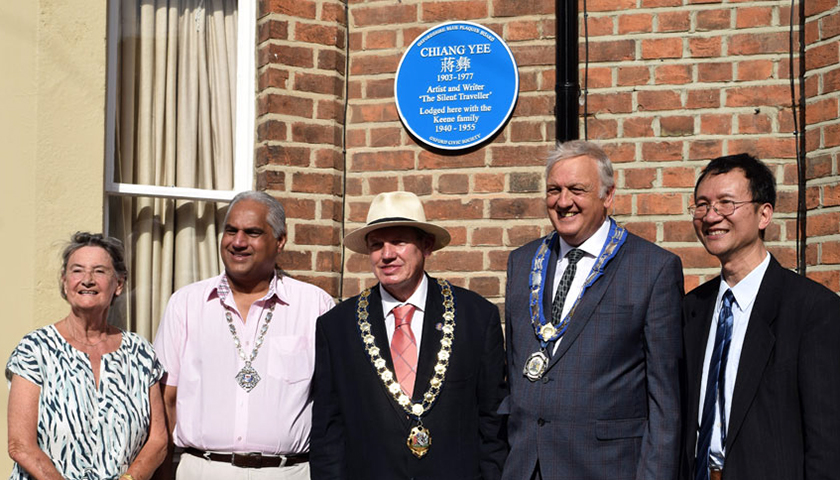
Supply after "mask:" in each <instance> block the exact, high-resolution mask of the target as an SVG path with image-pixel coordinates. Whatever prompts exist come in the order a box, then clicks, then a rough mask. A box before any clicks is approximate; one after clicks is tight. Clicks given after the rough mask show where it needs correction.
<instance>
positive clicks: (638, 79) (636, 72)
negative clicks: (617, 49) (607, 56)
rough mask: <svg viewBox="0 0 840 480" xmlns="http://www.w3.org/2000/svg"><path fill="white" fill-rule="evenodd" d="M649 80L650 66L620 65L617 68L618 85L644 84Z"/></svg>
mask: <svg viewBox="0 0 840 480" xmlns="http://www.w3.org/2000/svg"><path fill="white" fill-rule="evenodd" d="M648 82H650V68H648V67H645V66H622V67H619V68H618V84H619V85H620V86H628V85H645V84H647V83H648Z"/></svg>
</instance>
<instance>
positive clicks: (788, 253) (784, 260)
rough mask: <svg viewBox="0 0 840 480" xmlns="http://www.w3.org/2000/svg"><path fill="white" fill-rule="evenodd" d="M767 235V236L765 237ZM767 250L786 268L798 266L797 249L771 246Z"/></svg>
mask: <svg viewBox="0 0 840 480" xmlns="http://www.w3.org/2000/svg"><path fill="white" fill-rule="evenodd" d="M766 238H767V237H766V236H765V239H766ZM767 250H769V251H770V253H771V254H772V255H773V256H774V257H775V258H776V260H778V261H779V263H781V264H782V266H783V267H785V268H791V267H796V249H795V248H790V247H782V246H776V245H773V246H769V247H767Z"/></svg>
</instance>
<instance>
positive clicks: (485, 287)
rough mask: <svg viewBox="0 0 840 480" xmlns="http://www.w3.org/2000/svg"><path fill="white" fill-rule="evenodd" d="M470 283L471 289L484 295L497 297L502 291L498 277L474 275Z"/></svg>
mask: <svg viewBox="0 0 840 480" xmlns="http://www.w3.org/2000/svg"><path fill="white" fill-rule="evenodd" d="M469 285H470V290H472V291H474V292H475V293H477V294H479V295H482V296H484V297H496V296H498V295H499V294H500V292H501V281H500V280H499V278H498V277H473V278H471V279H470V283H469Z"/></svg>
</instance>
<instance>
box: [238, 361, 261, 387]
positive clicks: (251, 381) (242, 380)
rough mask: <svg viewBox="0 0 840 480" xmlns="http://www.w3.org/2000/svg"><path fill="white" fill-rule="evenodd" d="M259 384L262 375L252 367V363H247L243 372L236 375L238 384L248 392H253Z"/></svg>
mask: <svg viewBox="0 0 840 480" xmlns="http://www.w3.org/2000/svg"><path fill="white" fill-rule="evenodd" d="M259 382H260V374H259V373H257V371H256V370H254V369H253V368H252V367H251V362H247V363H246V364H245V366H244V367H242V370H240V371H239V373H237V374H236V383H238V384H239V386H240V387H242V388H243V389H244V390H245V391H246V392H250V391H251V390H253V389H254V387H256V386H257V384H258V383H259Z"/></svg>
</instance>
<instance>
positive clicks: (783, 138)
mask: <svg viewBox="0 0 840 480" xmlns="http://www.w3.org/2000/svg"><path fill="white" fill-rule="evenodd" d="M579 9H580V13H581V15H580V20H581V23H580V34H581V39H580V61H581V67H580V74H581V75H580V78H581V87H582V88H583V87H584V81H585V80H586V79H588V83H587V84H586V87H587V88H586V98H587V108H586V110H587V116H586V117H585V127H586V129H585V131H586V133H587V135H588V139H589V140H592V141H595V142H597V143H599V144H600V145H602V146H603V147H604V148H605V150H607V152H608V153H609V154H610V156H611V159H612V161H613V162H614V166H615V170H616V173H615V176H616V185H617V188H618V193H617V198H616V201H615V204H614V211H613V212H612V215H613V216H614V218H616V220H617V221H619V222H620V223H621V224H623V225H625V226H627V228H628V229H629V230H630V231H632V232H634V233H636V234H638V235H640V236H642V237H644V238H647V239H649V240H651V241H654V242H656V243H657V244H659V245H661V246H662V247H664V248H666V249H668V250H670V251H672V252H674V253H676V254H678V255H679V256H680V257H681V258H682V261H683V265H684V267H685V279H686V290H690V289H692V288H694V287H695V286H697V285H698V284H699V283H702V282H703V281H705V280H707V279H709V278H712V277H714V276H715V275H717V274H718V273H719V263H718V262H717V260H716V259H715V258H714V257H712V256H710V255H708V254H707V253H706V252H705V250H704V249H703V247H702V246H701V244H700V243H699V241H697V239H696V238H695V236H694V231H693V227H692V224H691V220H690V217H689V215H688V214H687V213H686V209H687V207H688V206H689V205H690V204H691V203H692V190H693V186H694V182H695V179H696V178H697V176H698V175H699V173H700V171H701V170H702V168H703V167H704V166H705V165H706V163H707V162H708V161H709V160H710V159H712V158H714V157H717V156H720V155H727V154H734V153H741V152H747V153H751V154H753V155H755V156H757V157H758V158H760V159H762V160H764V161H765V162H767V163H768V165H769V166H770V167H771V169H772V170H773V172H774V173H775V175H776V179H777V182H778V190H779V201H778V202H777V206H776V214H775V216H774V221H773V224H772V225H771V227H770V228H769V229H768V233H767V237H766V241H767V244H768V246H769V248H770V250H771V252H772V253H773V254H774V255H775V256H776V257H777V258H778V259H779V261H780V262H782V264H783V265H785V266H787V267H789V268H794V267H795V266H796V258H797V253H796V243H795V240H796V236H797V232H796V208H797V192H798V187H797V162H796V146H797V142H796V140H795V138H796V137H795V136H794V131H795V123H794V115H793V112H792V109H791V103H792V98H791V74H790V71H791V65H790V58H791V56H790V43H789V42H790V41H789V38H790V23H791V5H790V3H782V2H777V1H705V0H698V1H692V0H590V1H589V2H587V5H586V15H585V16H584V5H583V3H582V2H581V4H580V6H579ZM798 9H799V6H798V4H794V8H793V12H794V13H793V22H794V24H795V28H794V44H793V48H794V55H793V58H794V65H793V70H794V78H795V79H796V81H795V82H794V83H795V90H796V92H797V95H798V92H799V82H798V77H799V68H800V65H799V53H798V49H799V42H798V37H799V27H798V25H799V20H798V19H799V14H798ZM554 10H555V5H554V2H553V1H546V0H455V1H415V0H402V1H400V2H395V1H390V0H380V1H363V0H349V4H345V3H343V2H339V1H333V0H263V1H261V3H260V6H259V19H258V31H259V36H258V39H257V42H258V68H259V70H258V75H259V78H258V92H257V98H258V118H257V129H258V135H257V137H258V138H257V142H258V145H257V151H256V165H257V187H258V188H259V189H263V190H267V191H268V192H269V193H271V194H273V195H275V196H276V197H277V198H279V199H280V200H281V201H282V202H283V203H284V205H285V206H286V209H287V215H288V223H289V244H288V245H287V247H286V252H285V253H284V254H283V255H282V257H281V264H282V266H283V268H284V269H285V270H287V271H288V272H289V273H290V274H292V275H294V276H296V277H298V278H301V279H304V280H307V281H311V282H314V283H316V284H318V285H320V286H322V287H323V288H325V289H326V290H327V291H328V292H330V293H331V294H332V295H334V296H336V297H337V298H347V297H350V296H352V295H355V294H356V293H358V292H359V291H360V290H361V289H362V288H364V287H366V286H369V285H372V284H373V283H374V279H373V276H372V274H371V273H370V267H369V264H368V261H367V258H366V256H363V255H358V254H355V253H351V252H350V251H349V250H343V249H342V245H341V239H342V237H343V235H344V234H345V233H347V232H350V231H352V230H353V229H355V228H358V227H360V226H362V225H363V224H364V221H365V216H366V212H367V208H368V205H369V203H370V201H371V199H372V198H373V197H374V196H375V195H376V194H378V193H380V192H383V191H391V190H407V191H411V192H414V193H416V194H417V195H419V196H420V198H421V199H422V200H423V202H424V204H425V208H426V214H427V216H428V218H429V220H430V221H434V222H436V223H439V224H440V225H442V226H444V227H446V228H447V229H448V230H449V231H450V233H451V234H452V242H451V244H450V246H449V247H447V248H446V249H444V250H442V251H439V252H436V253H434V254H433V255H432V257H431V259H430V260H429V262H428V263H427V270H428V271H429V272H430V273H431V274H432V275H433V276H440V277H444V278H447V279H449V280H450V281H452V282H453V283H455V284H457V285H462V286H465V287H467V288H470V289H472V290H475V291H476V292H478V293H480V294H482V295H484V296H486V297H487V298H489V299H490V300H492V301H494V302H495V303H497V304H500V305H501V304H503V302H504V284H505V268H506V262H507V256H508V253H509V252H510V251H511V250H512V249H514V248H516V247H518V246H520V245H523V244H524V243H526V242H528V241H530V240H532V239H534V238H537V237H539V236H541V235H544V234H546V233H548V232H549V231H550V230H551V225H550V223H549V222H548V220H547V217H546V212H545V205H544V200H543V199H544V165H545V160H544V158H545V154H546V152H547V151H548V149H549V148H550V147H551V146H552V144H553V142H554V130H555V120H554V103H555V95H554V79H555V73H554V72H555V70H554V68H555V67H554V61H555V57H554V52H555V38H554V31H555V12H554ZM804 18H805V19H806V22H805V23H806V26H805V38H806V42H805V64H804V72H805V89H804V90H805V102H804V103H805V104H806V110H805V111H806V126H805V127H806V128H805V130H804V132H805V137H806V139H805V152H806V158H807V162H806V173H807V188H806V193H807V209H808V210H807V249H806V258H807V274H808V276H809V277H812V278H814V279H815V280H817V281H820V282H821V283H823V284H825V285H827V286H828V287H829V288H831V289H832V290H833V291H835V292H837V291H840V160H838V156H840V155H838V153H840V120H838V118H840V111H838V108H840V105H839V104H840V93H838V92H840V6H838V0H809V1H808V2H807V3H806V4H805V17H804ZM584 19H586V21H585V22H584ZM453 20H467V21H471V22H475V23H479V24H482V25H484V26H486V27H488V28H490V29H492V30H494V31H495V32H496V33H498V34H499V35H500V36H501V37H502V38H503V39H504V40H505V41H506V42H507V44H508V45H509V47H510V48H511V51H512V52H513V54H514V57H515V58H516V61H517V64H518V67H519V77H520V95H519V99H518V103H517V106H516V109H515V111H514V114H513V117H512V118H511V120H510V122H509V123H508V124H507V125H506V127H505V128H504V129H503V130H502V131H501V133H500V134H499V135H498V136H497V137H495V138H494V139H493V140H492V142H490V143H487V144H485V145H483V146H482V147H481V148H478V149H475V150H471V151H469V152H468V153H463V152H462V153H455V154H439V153H437V152H435V151H431V150H429V149H427V148H424V147H422V146H420V145H418V144H417V143H416V142H415V140H413V139H412V138H411V137H410V136H409V135H408V133H407V131H406V129H405V128H404V127H403V125H402V123H401V122H400V119H399V116H398V114H397V109H396V106H395V103H394V98H393V95H394V88H393V85H394V76H395V73H396V70H397V66H398V64H399V60H400V58H401V56H402V54H403V53H404V51H405V49H406V48H407V47H408V46H409V45H410V44H411V42H412V41H413V40H414V39H415V38H416V37H417V36H419V35H420V34H421V33H422V32H424V31H425V30H427V29H428V28H430V27H433V26H435V25H437V24H439V23H442V22H445V21H453ZM587 31H588V56H589V65H588V69H587V68H585V66H584V60H585V56H586V52H587V48H586V45H585V43H586V42H585V38H584V37H585V33H586V32H587ZM798 101H799V98H798V97H797V102H798ZM797 113H798V111H797ZM799 128H800V130H801V129H802V126H801V125H800V126H799ZM583 137H584V116H583V107H581V138H583Z"/></svg>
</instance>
